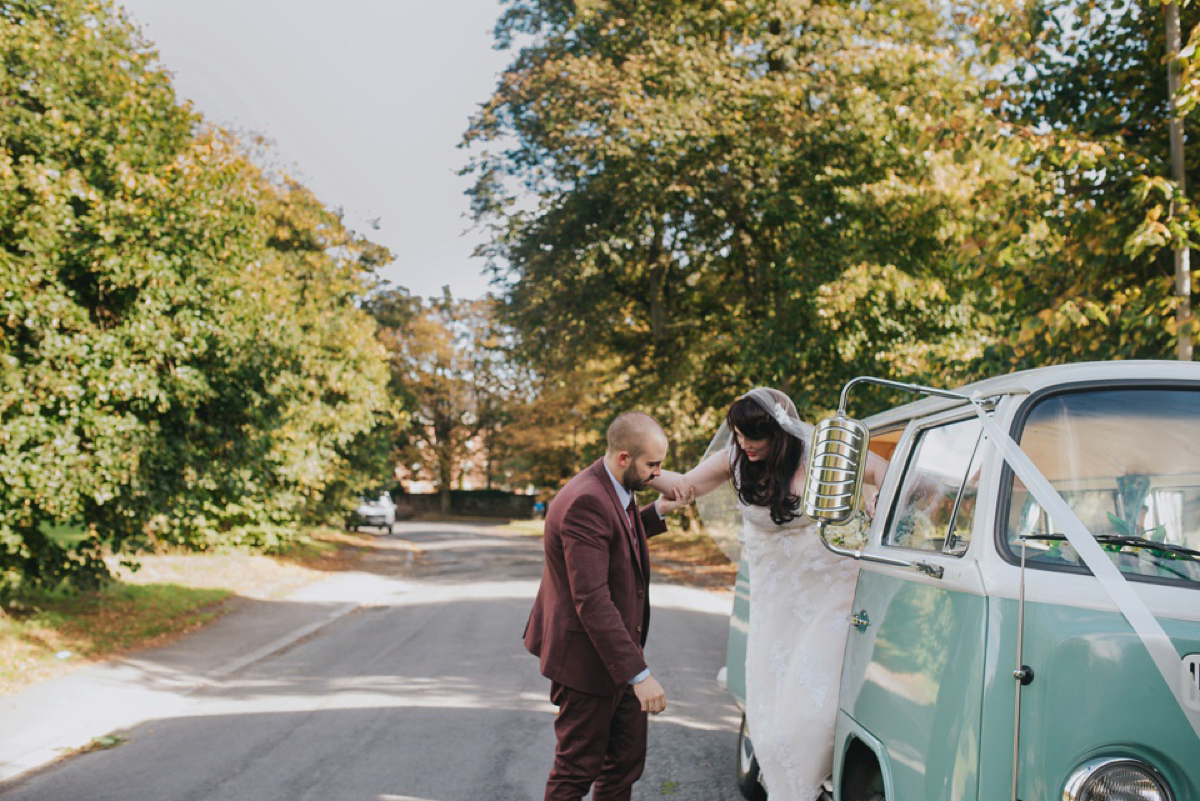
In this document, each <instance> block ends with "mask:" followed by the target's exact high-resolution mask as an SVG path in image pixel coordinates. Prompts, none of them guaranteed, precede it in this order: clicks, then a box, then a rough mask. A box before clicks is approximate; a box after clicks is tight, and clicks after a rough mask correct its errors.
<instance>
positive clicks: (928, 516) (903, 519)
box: [883, 417, 982, 553]
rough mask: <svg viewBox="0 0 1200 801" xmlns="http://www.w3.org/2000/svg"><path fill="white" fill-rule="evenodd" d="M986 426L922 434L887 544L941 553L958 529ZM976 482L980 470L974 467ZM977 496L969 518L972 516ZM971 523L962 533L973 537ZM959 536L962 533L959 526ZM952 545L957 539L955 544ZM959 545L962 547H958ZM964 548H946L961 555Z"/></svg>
mask: <svg viewBox="0 0 1200 801" xmlns="http://www.w3.org/2000/svg"><path fill="white" fill-rule="evenodd" d="M981 429H982V426H981V425H980V423H979V420H978V419H977V418H975V417H971V418H968V419H966V420H959V421H957V422H953V423H948V424H946V425H941V426H936V427H934V428H927V429H925V430H924V431H922V432H921V433H920V435H919V436H918V438H917V442H916V445H915V446H914V447H913V452H912V455H911V456H910V457H909V460H908V469H907V470H906V471H905V473H904V482H903V484H902V486H901V487H900V494H899V496H898V498H897V502H896V505H895V508H894V510H893V512H892V516H891V519H889V520H888V527H887V530H886V531H885V532H884V535H883V543H884V544H885V545H893V546H896V547H899V548H914V549H917V550H922V551H940V550H942V549H943V548H944V547H945V546H946V541H947V536H948V535H949V533H950V531H951V527H952V526H953V525H954V521H955V512H956V510H959V511H961V509H960V507H961V506H962V504H961V503H960V496H961V495H962V490H963V487H964V485H965V484H967V483H968V482H967V478H968V475H969V474H970V470H971V468H972V467H973V466H974V465H973V461H974V455H975V449H976V445H977V443H978V442H979V434H980V431H981ZM975 470H976V473H975V481H976V485H977V483H978V468H977V467H976V468H975ZM973 510H974V492H972V495H971V498H970V502H969V504H967V508H966V514H967V515H968V516H969V515H971V514H973ZM969 529H970V523H969V522H967V523H965V529H963V530H964V531H965V533H966V535H967V536H968V537H969ZM954 530H955V531H960V529H959V528H958V527H955V529H954ZM952 542H953V540H952ZM960 546H961V543H960ZM964 550H965V546H963V547H954V548H948V549H947V551H948V552H951V553H962V552H963V551H964Z"/></svg>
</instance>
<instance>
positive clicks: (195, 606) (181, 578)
mask: <svg viewBox="0 0 1200 801" xmlns="http://www.w3.org/2000/svg"><path fill="white" fill-rule="evenodd" d="M370 547H371V542H370V538H369V537H360V536H356V535H353V534H349V533H346V532H341V531H337V530H334V529H312V530H310V531H308V532H306V536H305V537H304V538H303V539H302V540H300V541H299V542H297V543H295V544H294V545H292V546H291V547H289V548H288V549H287V550H286V551H284V552H283V553H280V554H277V555H273V556H266V555H263V554H254V553H247V552H244V551H225V552H218V553H164V554H153V555H145V556H141V557H139V561H140V562H141V567H140V568H139V569H138V570H136V571H131V570H129V569H127V568H123V567H119V566H118V564H117V561H116V560H113V561H112V562H111V563H110V569H111V570H112V571H113V573H114V575H115V576H116V580H115V581H114V582H112V583H111V584H109V585H108V586H106V587H104V588H103V589H101V590H99V591H97V592H89V593H76V594H67V593H46V594H41V595H36V596H32V597H29V598H25V599H24V600H23V602H22V603H21V605H20V606H16V607H14V608H12V609H8V610H0V695H6V694H9V693H12V692H15V691H16V690H19V689H21V688H23V687H27V686H29V685H30V684H33V683H34V682H37V681H42V680H44V679H48V678H53V677H54V676H58V675H62V674H64V673H67V672H69V671H71V670H73V669H75V668H77V667H79V666H80V665H82V664H87V663H89V662H95V661H100V660H103V659H107V658H111V657H113V656H116V655H118V654H121V653H125V652H127V651H131V650H135V649H139V648H147V647H152V646H156V645H165V644H166V643H168V642H171V641H172V640H174V639H177V638H178V637H180V636H182V635H183V634H186V633H187V632H189V631H193V630H195V629H197V628H199V627H200V626H203V625H205V624H207V623H210V622H212V621H213V620H215V619H216V618H218V617H220V616H221V615H223V614H225V613H226V612H228V611H230V610H232V609H234V608H235V607H236V604H237V599H238V598H262V599H271V598H281V597H283V596H285V595H287V594H288V593H290V592H292V591H294V590H297V589H299V588H300V587H303V586H304V585H306V584H309V583H311V582H313V581H316V580H317V579H320V578H322V577H323V576H324V575H325V574H327V573H328V572H331V571H337V570H347V569H351V568H353V567H354V566H355V564H356V563H357V562H358V560H359V557H360V556H361V555H362V554H363V553H365V552H366V551H367V550H369V549H370Z"/></svg>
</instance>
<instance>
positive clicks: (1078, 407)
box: [724, 361, 1200, 801]
mask: <svg viewBox="0 0 1200 801" xmlns="http://www.w3.org/2000/svg"><path fill="white" fill-rule="evenodd" d="M871 383H877V384H885V385H889V386H892V387H895V388H901V389H906V390H909V391H914V392H918V393H921V394H924V395H927V397H924V398H922V399H920V400H916V401H914V402H912V403H908V404H906V405H903V406H899V407H897V408H894V409H891V410H889V411H885V412H883V413H881V414H877V415H875V416H873V417H869V418H867V419H865V420H863V421H861V422H860V421H856V420H853V419H851V418H849V417H846V416H845V414H844V410H845V408H846V403H847V394H848V393H847V391H843V393H842V404H841V407H842V408H841V410H840V411H839V414H838V415H837V416H836V417H834V418H832V419H831V420H829V421H823V422H822V423H821V424H820V425H818V427H817V431H816V433H815V434H814V442H813V446H812V448H811V452H812V455H811V458H810V462H809V475H808V483H807V484H806V487H805V495H804V498H803V503H804V508H805V510H806V511H807V512H808V513H809V514H810V516H813V517H815V518H816V519H820V520H825V521H827V525H825V526H823V536H824V537H825V538H826V540H827V542H828V543H830V544H829V547H831V549H833V550H835V551H836V552H838V553H840V554H842V555H843V556H845V558H848V559H858V560H860V566H861V570H860V572H859V578H858V583H857V589H856V593H855V599H854V605H853V611H852V614H851V615H850V617H849V619H847V621H846V625H847V626H848V627H849V634H848V642H847V645H846V650H845V660H844V666H843V673H842V679H841V686H840V700H839V711H838V719H837V726H836V734H835V742H834V770H833V777H832V787H831V792H832V795H833V798H834V799H835V801H880V799H887V801H943V800H944V801H961V800H964V799H970V800H971V801H992V800H993V799H1009V800H1010V801H1011V800H1012V799H1020V800H1021V801H1060V800H1063V801H1102V799H1103V801H1117V800H1119V801H1126V800H1128V801H1133V799H1138V800H1139V801H1200V364H1193V363H1176V362H1134V361H1130V362H1107V363H1088V364H1075V365H1063V366H1057V367H1047V368H1041V369H1037V370H1032V371H1027V372H1021V373H1015V374H1012V375H1007V376H1003V377H999V378H993V379H988V380H985V381H981V382H979V383H976V384H971V385H969V386H965V387H962V388H960V389H957V390H955V391H953V392H945V391H942V390H932V389H930V388H926V387H916V386H912V385H902V384H897V383H895V382H890V381H885V380H879V379H856V380H855V381H854V382H851V385H858V384H862V385H867V384H871ZM851 385H847V388H846V390H849V389H850V387H851ZM864 447H866V448H870V449H871V450H872V451H874V452H876V453H878V454H880V455H882V456H883V457H885V458H886V459H888V460H889V466H888V470H887V477H886V480H885V481H884V485H883V486H882V487H881V488H880V492H879V495H878V502H877V509H876V513H875V515H874V518H873V519H872V520H871V521H870V524H869V528H867V531H866V535H865V540H864V541H863V543H862V544H861V545H860V546H857V547H853V546H851V547H848V546H846V545H841V546H839V545H836V544H832V541H834V540H835V539H836V538H834V537H830V536H829V535H830V534H831V533H832V532H835V531H836V528H834V526H835V525H836V524H837V523H839V522H842V521H845V520H846V519H847V517H848V516H849V515H851V514H853V513H854V508H855V506H856V504H857V503H858V500H859V499H858V498H857V497H856V496H857V495H858V494H859V491H860V489H861V486H860V485H861V478H859V475H860V471H859V470H858V464H859V463H860V460H861V456H862V449H863V448H864ZM746 580H747V577H746V574H745V571H744V565H743V570H742V571H741V572H740V574H739V577H738V586H737V593H736V599H735V606H734V613H733V617H732V621H731V626H730V636H729V654H728V660H727V668H726V671H725V674H724V679H725V681H726V682H727V685H728V687H729V689H730V691H731V692H732V693H733V695H734V696H735V698H737V699H739V700H742V701H744V698H745V690H746V687H745V672H744V670H743V669H742V667H741V666H742V665H743V664H744V653H745V642H746V631H747V626H746V621H747V619H748V615H750V614H753V611H752V610H751V609H750V608H749V605H748V599H749V596H748V592H747V584H746ZM753 734H754V733H753V731H747V730H746V727H745V725H743V732H742V736H741V737H740V738H739V745H738V761H737V766H738V768H737V770H738V780H739V783H740V784H741V786H742V790H743V793H744V794H746V795H747V797H748V798H761V797H763V790H762V788H761V787H760V786H759V785H758V784H757V782H756V775H757V766H756V763H755V761H754V757H753ZM768 792H769V788H768Z"/></svg>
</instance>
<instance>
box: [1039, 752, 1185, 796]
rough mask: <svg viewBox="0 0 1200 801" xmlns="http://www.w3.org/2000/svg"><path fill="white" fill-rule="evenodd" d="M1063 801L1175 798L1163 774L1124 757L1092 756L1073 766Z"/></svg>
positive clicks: (1144, 764) (1142, 763)
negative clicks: (1092, 757)
mask: <svg viewBox="0 0 1200 801" xmlns="http://www.w3.org/2000/svg"><path fill="white" fill-rule="evenodd" d="M1062 797H1063V801H1174V798H1175V797H1174V796H1173V795H1171V788H1170V787H1168V786H1167V782H1166V780H1165V779H1163V777H1162V774H1161V773H1159V772H1158V771H1157V770H1155V769H1154V768H1153V767H1151V766H1150V765H1147V764H1146V763H1145V762H1139V761H1138V760H1136V759H1127V758H1112V757H1110V758H1106V759H1093V760H1092V761H1090V762H1085V763H1084V764H1082V765H1080V766H1079V767H1078V768H1076V769H1075V772H1074V773H1072V774H1071V777H1070V778H1069V779H1067V784H1066V786H1065V787H1064V788H1063V796H1062Z"/></svg>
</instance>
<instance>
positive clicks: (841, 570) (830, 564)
mask: <svg viewBox="0 0 1200 801" xmlns="http://www.w3.org/2000/svg"><path fill="white" fill-rule="evenodd" d="M738 508H739V509H740V511H741V513H742V520H743V523H742V542H743V547H744V554H745V556H746V560H747V564H748V566H749V572H750V633H749V640H748V642H747V645H746V723H747V725H748V727H749V729H750V738H751V740H752V742H753V743H754V752H755V756H756V757H757V759H758V765H759V770H760V775H761V777H762V780H763V783H764V784H766V786H767V792H768V794H769V795H770V797H771V801H816V799H817V797H818V795H819V794H820V792H821V783H822V782H823V781H824V780H825V779H826V778H827V777H828V776H829V775H830V772H831V770H832V766H833V726H834V720H835V717H836V714H837V703H838V684H839V682H840V680H841V674H842V652H843V650H844V649H845V645H846V635H847V631H848V629H849V626H850V621H849V616H850V607H851V604H852V602H853V600H854V584H855V581H856V579H857V577H858V562H857V561H855V560H853V559H848V558H845V557H840V556H837V555H835V554H833V553H831V552H830V551H828V550H827V549H826V548H825V546H823V545H822V544H821V540H820V534H819V533H818V530H817V525H816V524H815V523H813V522H812V521H811V520H809V519H808V518H806V517H799V518H796V519H795V520H792V521H790V522H788V523H785V524H784V525H782V526H778V525H776V524H775V523H774V521H772V520H771V513H770V510H769V509H767V508H766V507H764V506H747V505H746V504H743V503H740V502H739V503H738Z"/></svg>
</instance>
